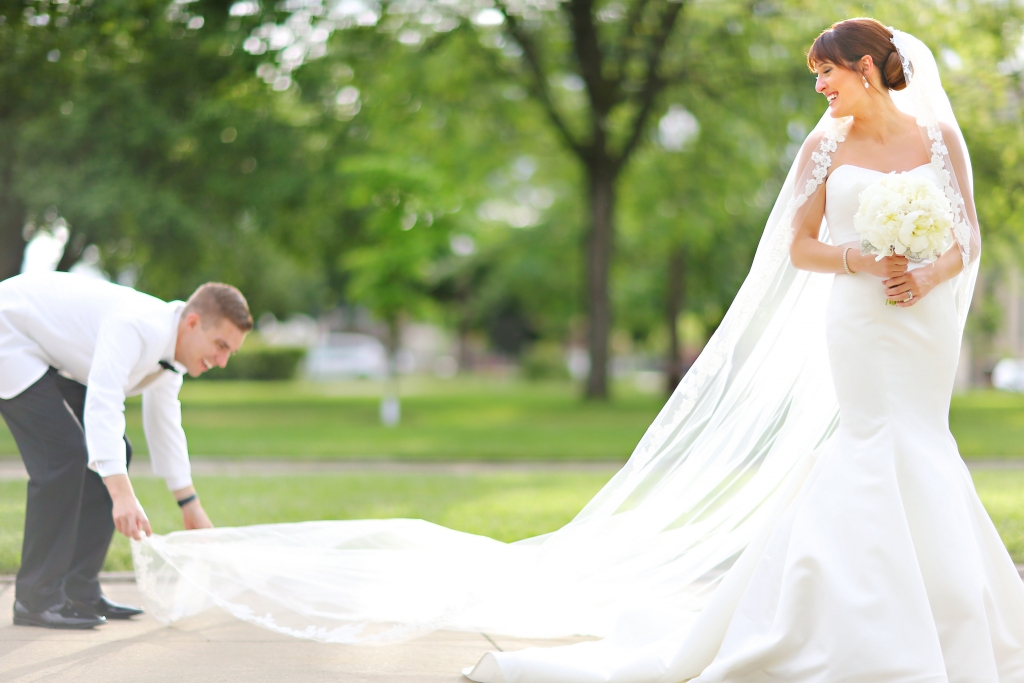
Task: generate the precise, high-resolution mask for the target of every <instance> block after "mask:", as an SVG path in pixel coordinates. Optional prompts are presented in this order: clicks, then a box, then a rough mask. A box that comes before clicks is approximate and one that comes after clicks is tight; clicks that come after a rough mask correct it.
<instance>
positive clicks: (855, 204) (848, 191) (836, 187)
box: [825, 164, 941, 245]
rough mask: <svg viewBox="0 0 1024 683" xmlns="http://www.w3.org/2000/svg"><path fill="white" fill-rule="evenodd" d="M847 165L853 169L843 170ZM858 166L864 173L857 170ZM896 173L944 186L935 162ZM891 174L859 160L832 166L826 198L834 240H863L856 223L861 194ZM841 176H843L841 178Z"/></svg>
mask: <svg viewBox="0 0 1024 683" xmlns="http://www.w3.org/2000/svg"><path fill="white" fill-rule="evenodd" d="M844 168H848V169H850V170H849V171H842V170H840V169H844ZM929 169H931V170H929ZM858 170H859V171H863V173H859V172H857V171H858ZM922 171H923V173H922ZM894 173H896V174H899V175H903V174H905V173H912V174H914V175H915V176H917V177H918V178H931V180H932V182H935V183H936V184H938V185H939V187H940V188H941V183H940V182H939V178H938V176H937V175H936V174H935V168H934V167H933V166H932V165H931V164H921V165H920V166H917V167H916V168H912V169H910V170H909V171H895V172H894ZM887 175H889V174H888V173H886V172H885V171H876V170H875V169H873V168H864V167H863V166H857V165H856V164H842V165H840V166H836V167H835V168H834V169H832V172H831V173H830V174H829V176H828V179H827V180H826V181H825V186H826V188H827V190H828V199H827V200H826V201H825V219H826V221H827V222H828V234H829V240H830V241H831V242H832V244H835V245H841V244H860V234H859V233H858V232H857V229H856V227H855V226H854V224H853V217H854V215H856V213H857V209H858V208H859V206H860V194H861V192H862V191H863V190H864V189H865V188H867V187H868V186H870V185H871V184H872V183H875V182H878V180H880V179H881V178H882V177H884V176H887ZM837 176H839V177H838V178H837ZM833 178H835V182H833Z"/></svg>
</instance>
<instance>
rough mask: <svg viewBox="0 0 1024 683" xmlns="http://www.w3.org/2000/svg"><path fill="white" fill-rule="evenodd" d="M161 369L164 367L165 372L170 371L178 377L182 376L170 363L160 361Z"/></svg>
mask: <svg viewBox="0 0 1024 683" xmlns="http://www.w3.org/2000/svg"><path fill="white" fill-rule="evenodd" d="M160 367H162V368H163V369H164V370H170V371H171V372H173V373H174V374H176V375H179V374H181V373H179V372H178V368H176V367H174V366H173V365H171V364H170V363H168V362H167V361H165V360H162V361H160Z"/></svg>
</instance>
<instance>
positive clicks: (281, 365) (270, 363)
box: [200, 346, 306, 380]
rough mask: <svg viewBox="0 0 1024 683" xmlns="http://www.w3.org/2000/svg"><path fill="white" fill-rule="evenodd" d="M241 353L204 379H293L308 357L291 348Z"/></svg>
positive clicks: (267, 347)
mask: <svg viewBox="0 0 1024 683" xmlns="http://www.w3.org/2000/svg"><path fill="white" fill-rule="evenodd" d="M244 348H245V347H243V350H242V351H239V352H238V353H236V354H235V355H234V356H232V357H231V360H230V361H229V362H228V365H227V367H224V368H213V369H212V370H208V371H206V372H204V373H203V374H202V375H201V376H200V377H201V378H202V379H213V380H217V379H257V380H284V379H293V378H294V377H295V374H296V372H297V371H298V369H299V363H301V362H302V359H303V358H305V357H306V349H304V348H296V347H290V346H278V347H275V346H262V347H257V348H255V349H252V350H251V351H246V350H244Z"/></svg>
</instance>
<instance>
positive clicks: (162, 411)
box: [0, 273, 253, 629]
mask: <svg viewBox="0 0 1024 683" xmlns="http://www.w3.org/2000/svg"><path fill="white" fill-rule="evenodd" d="M252 327H253V321H252V316H251V315H250V313H249V306H248V304H247V302H246V300H245V297H243V296H242V294H241V292H239V291H238V290H237V289H235V288H234V287H232V286H230V285H225V284H219V283H207V284H205V285H202V286H201V287H199V289H197V290H196V291H195V293H193V294H192V296H191V297H189V300H188V301H187V302H181V301H172V302H164V301H161V300H159V299H156V298H154V297H151V296H149V295H147V294H143V293H141V292H138V291H136V290H134V289H131V288H129V287H122V286H120V285H116V284H112V283H109V282H106V281H103V280H99V279H94V278H87V277H84V276H80V275H74V274H69V273H32V274H23V275H19V276H16V277H13V278H10V279H8V280H5V281H3V282H0V415H2V416H3V418H4V420H5V421H6V422H7V425H8V427H9V428H10V431H11V433H12V435H13V436H14V440H15V442H16V443H17V445H18V450H19V451H20V452H21V457H22V460H23V461H24V463H25V468H26V470H28V474H29V482H28V495H27V503H26V512H25V537H24V542H23V546H22V560H21V567H20V569H19V570H18V576H17V581H16V584H15V603H14V623H15V624H17V625H24V626H42V627H46V628H63V629H82V628H92V627H94V626H98V625H100V624H103V623H105V622H106V620H107V619H127V618H129V617H131V616H134V615H136V614H140V613H141V612H142V610H141V609H140V608H136V607H130V606H127V605H118V604H115V603H113V602H111V601H109V600H108V599H107V598H106V597H105V596H104V595H103V593H102V591H101V589H100V585H99V578H98V576H99V571H100V569H101V568H102V566H103V561H104V559H105V558H106V554H107V549H108V547H109V545H110V540H111V538H112V536H113V532H114V529H115V527H116V529H117V530H118V531H120V532H121V533H123V534H125V535H126V536H128V537H130V538H134V539H136V540H137V539H140V538H142V535H143V534H145V535H150V534H151V533H152V531H151V529H150V525H149V520H148V519H147V518H146V513H145V512H144V511H143V509H142V506H141V505H140V503H139V501H138V499H137V498H136V497H135V492H134V490H133V489H132V485H131V481H130V480H129V478H128V464H129V462H130V461H131V454H132V448H131V442H130V441H129V440H128V437H127V435H125V418H124V402H125V398H126V397H128V396H135V395H140V394H141V396H142V422H143V429H144V431H145V434H146V441H147V443H148V445H149V451H150V458H151V461H152V466H153V472H154V473H155V474H158V475H160V476H163V477H164V479H165V480H166V481H167V487H168V489H170V490H171V492H172V493H173V494H174V497H175V499H176V500H177V501H178V505H179V506H180V507H181V511H182V517H183V520H184V526H185V528H186V529H200V528H210V527H212V526H213V524H212V523H211V522H210V519H209V518H208V517H207V515H206V513H205V512H204V510H203V507H202V504H201V503H200V502H199V498H198V496H197V494H196V491H195V488H194V487H193V485H192V477H191V467H190V465H189V459H188V447H187V443H186V440H185V433H184V430H183V429H182V426H181V404H180V403H179V402H178V392H179V390H180V389H181V385H182V380H183V374H184V373H185V372H187V373H189V374H190V375H192V376H198V375H200V374H202V373H203V372H205V371H206V370H209V369H211V368H212V367H214V366H218V367H224V366H225V365H226V364H227V362H228V358H229V357H230V356H231V354H232V353H234V352H235V351H237V350H238V348H239V347H240V346H241V345H242V342H243V341H244V340H245V336H246V334H247V333H248V332H249V331H250V330H251V329H252Z"/></svg>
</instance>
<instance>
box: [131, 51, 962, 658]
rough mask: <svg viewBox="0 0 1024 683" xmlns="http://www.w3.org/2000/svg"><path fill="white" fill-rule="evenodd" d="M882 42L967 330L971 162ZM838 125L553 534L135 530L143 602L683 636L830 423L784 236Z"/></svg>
mask: <svg viewBox="0 0 1024 683" xmlns="http://www.w3.org/2000/svg"><path fill="white" fill-rule="evenodd" d="M895 36H896V37H895V39H894V42H895V43H896V44H897V46H898V47H899V48H900V52H901V54H902V55H903V57H904V58H905V60H906V61H907V62H908V63H907V64H906V65H905V69H906V70H907V71H908V73H909V72H910V70H911V69H912V70H913V78H912V79H911V82H910V86H909V87H908V88H907V89H906V90H904V91H902V92H899V93H893V97H894V100H895V101H896V103H897V105H898V106H899V107H900V108H901V109H902V110H904V111H906V112H908V113H911V114H912V115H914V116H915V117H917V120H918V123H919V125H920V126H921V130H922V135H923V136H924V139H925V142H926V145H927V147H928V149H929V151H930V153H931V154H932V164H933V166H935V168H936V170H938V171H940V176H941V177H943V179H944V180H945V181H946V184H947V194H949V196H950V197H951V199H953V200H954V206H956V207H957V222H956V223H957V229H956V231H955V232H956V237H957V243H958V245H959V248H960V249H961V252H962V253H963V256H964V262H965V270H964V272H963V274H962V275H960V276H959V277H958V281H957V283H956V286H957V287H958V290H959V297H958V301H959V306H960V320H961V328H962V324H963V320H964V319H965V317H966V313H967V306H968V305H969V303H970V298H971V293H972V291H973V285H974V278H975V274H976V272H977V264H978V259H977V256H978V253H979V246H980V239H979V237H978V228H977V221H976V219H975V218H974V212H973V204H972V203H971V200H970V160H969V158H968V157H967V153H966V147H965V146H964V144H963V139H962V136H961V135H960V131H959V128H958V127H957V124H956V119H955V118H954V116H953V112H952V109H951V107H950V105H949V102H948V100H947V99H946V96H945V93H944V92H943V90H942V86H941V83H940V82H939V74H938V69H937V67H936V65H935V60H934V58H933V57H932V55H931V53H930V51H929V50H928V48H927V47H926V46H925V45H924V44H922V43H921V42H920V41H918V40H917V39H915V38H913V37H912V36H909V35H907V34H904V33H900V32H898V31H897V32H895ZM848 123H849V122H848V121H842V120H835V119H832V118H831V117H829V115H828V114H827V113H826V114H825V116H823V117H822V119H821V121H819V123H818V125H817V126H816V128H815V130H814V131H812V133H811V134H810V136H809V137H808V142H807V143H806V144H805V146H804V150H803V152H802V153H801V154H800V155H799V157H798V158H797V159H796V160H795V161H794V162H793V165H792V167H791V169H790V171H789V174H788V176H787V178H786V182H785V184H784V186H783V188H782V190H781V192H780V194H779V199H778V201H777V202H776V204H775V207H774V209H773V210H772V212H771V215H770V217H769V219H768V222H767V225H766V227H765V230H764V233H763V236H762V238H761V240H760V243H759V246H758V249H757V253H756V255H755V257H754V261H753V265H752V266H751V269H750V273H749V275H748V277H747V278H746V281H745V282H744V283H743V286H742V287H741V289H740V291H739V293H738V294H737V296H736V299H735V301H734V302H733V304H732V306H731V307H730V309H729V311H728V313H727V314H726V316H725V319H724V320H723V322H722V324H721V325H720V326H719V328H718V330H717V331H716V332H715V334H714V336H713V337H712V338H711V340H710V341H709V343H708V345H707V347H706V348H705V350H704V352H703V353H702V354H701V356H700V357H699V358H698V360H697V361H696V363H695V364H694V366H693V367H692V368H691V369H690V371H689V373H688V374H687V375H686V377H685V378H684V380H683V382H682V383H681V384H680V385H679V387H678V388H677V389H676V391H675V393H674V394H673V395H672V397H671V398H670V399H669V400H668V402H667V403H666V404H665V406H664V408H663V409H662V410H661V412H660V413H659V415H658V416H657V418H656V419H655V420H654V422H653V424H652V425H651V426H650V428H649V429H648V430H647V432H646V434H645V435H644V436H643V439H642V440H641V441H640V443H639V444H638V445H637V447H636V450H635V451H634V452H633V454H632V456H631V457H630V459H629V461H628V462H627V463H626V465H625V466H624V467H623V468H622V470H621V471H620V472H618V473H617V474H616V475H615V476H614V478H612V479H611V481H609V482H608V484H607V485H606V486H605V487H604V488H603V489H602V490H601V491H600V492H599V493H598V494H597V496H596V497H595V498H594V499H593V500H592V501H591V502H590V503H589V504H588V505H587V506H586V507H585V508H584V509H583V510H582V512H580V513H579V515H578V516H577V517H576V518H575V519H574V520H573V521H572V522H570V523H569V524H567V525H566V526H565V527H563V528H561V529H559V530H558V531H555V532H553V533H550V534H547V535H544V536H540V537H537V538H531V539H527V540H524V541H520V542H516V543H511V544H506V543H501V542H498V541H494V540H492V539H488V538H484V537H480V536H474V535H471V534H466V533H461V532H457V531H452V530H450V529H445V528H443V527H440V526H437V525H434V524H430V523H427V522H424V521H418V520H402V519H398V520H364V521H331V522H308V523H300V524H279V525H265V526H251V527H241V528H228V529H212V530H203V531H189V532H179V533H173V534H169V535H166V536H153V537H151V538H149V539H146V540H144V541H142V542H135V543H133V551H134V558H135V567H136V573H137V577H138V585H139V588H140V590H141V591H142V593H143V595H144V597H145V601H146V605H147V607H148V608H149V610H150V611H151V613H152V614H154V615H155V616H156V617H157V618H158V619H160V620H163V621H165V622H170V621H174V620H177V619H181V618H183V617H185V616H188V615H191V614H195V613H197V612H199V611H201V610H204V609H207V608H209V607H211V606H215V605H216V606H220V607H222V608H223V609H225V610H227V611H228V612H230V613H231V614H234V615H235V616H237V617H238V618H240V619H244V620H247V621H250V622H252V623H255V624H259V625H261V626H264V627H267V628H270V629H274V630H276V631H279V632H282V633H286V634H290V635H294V636H297V637H302V638H310V639H315V640H320V641H325V642H335V643H385V642H392V641H395V640H399V639H402V638H409V637H412V636H415V635H417V634H420V633H423V632H426V631H430V630H434V629H457V630H471V629H472V630H483V631H488V632H493V633H503V634H508V635H516V636H523V637H554V636H563V635H570V634H581V635H594V636H607V635H609V634H612V633H617V634H622V633H637V632H640V631H643V632H644V635H643V637H642V639H643V640H645V641H648V640H650V638H656V637H659V635H664V634H665V633H668V632H670V631H671V632H677V631H678V630H679V629H683V630H684V631H685V629H687V628H688V627H689V625H691V624H693V623H694V622H695V620H696V619H698V618H699V617H700V615H701V612H702V610H703V609H704V607H705V606H706V605H708V604H709V601H713V600H716V599H717V600H723V599H726V597H723V596H724V595H726V593H728V591H722V590H719V589H720V587H722V586H723V585H726V584H728V583H729V582H730V581H735V578H733V579H730V576H733V577H735V576H736V575H737V574H738V573H741V572H733V571H730V569H732V568H734V565H736V569H739V568H740V566H742V564H743V560H742V559H741V558H742V556H743V553H744V550H745V549H746V548H747V547H748V546H749V545H750V544H751V543H752V542H754V543H755V544H756V543H757V539H758V538H761V537H763V534H760V535H759V534H758V531H759V530H762V529H766V528H770V527H771V526H772V525H773V523H774V520H775V519H776V518H777V517H778V515H779V514H780V512H781V510H782V509H783V508H784V507H785V505H786V504H787V502H788V501H789V500H791V498H792V497H793V495H794V494H795V492H796V491H797V489H798V488H799V486H800V484H801V483H802V482H803V480H804V477H805V475H806V473H807V472H808V471H809V470H810V467H811V465H812V464H813V462H814V459H815V456H816V453H817V452H819V450H820V449H821V448H822V447H823V445H824V444H826V442H827V441H828V440H829V439H830V437H831V435H832V433H833V431H834V430H835V428H836V425H837V419H838V409H837V405H836V399H835V396H834V391H833V388H832V384H831V379H830V372H829V367H828V362H827V357H826V348H825V340H824V311H825V304H826V301H827V299H828V295H829V290H830V285H831V276H828V275H820V274H812V273H808V272H803V271H797V270H795V269H794V268H793V267H792V266H791V265H790V263H789V255H788V247H789V242H790V238H791V233H792V224H793V219H794V216H796V215H797V214H798V213H799V211H800V209H801V207H802V206H803V205H804V204H805V203H806V202H807V199H808V198H809V197H810V196H811V195H813V194H814V193H815V192H818V191H820V190H821V185H822V182H823V180H824V178H825V176H826V175H827V173H828V169H829V166H830V165H831V155H832V154H833V153H834V152H835V150H836V149H837V148H838V145H840V144H842V141H843V136H844V133H845V130H846V127H847V126H848ZM951 150H952V151H951ZM943 174H944V175H943ZM965 197H966V199H965ZM825 227H826V230H823V233H826V232H827V226H825ZM825 238H826V235H825V234H823V236H822V239H825ZM716 596H717V597H716ZM708 611H709V612H710V611H711V610H708ZM638 614H641V615H643V616H642V617H637V616H636V615H638ZM706 620H707V617H706V616H705V621H706ZM623 624H625V625H627V626H626V627H623ZM630 624H634V626H635V628H630V627H628V625H630ZM637 624H640V625H637ZM617 625H618V626H617ZM722 628H724V625H723V626H722ZM713 631H714V629H713V628H712V629H710V631H709V633H708V636H707V638H708V639H709V641H708V642H709V644H708V645H707V647H712V645H713V641H714V633H713ZM714 647H716V648H717V646H714ZM712 654H713V651H712Z"/></svg>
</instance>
